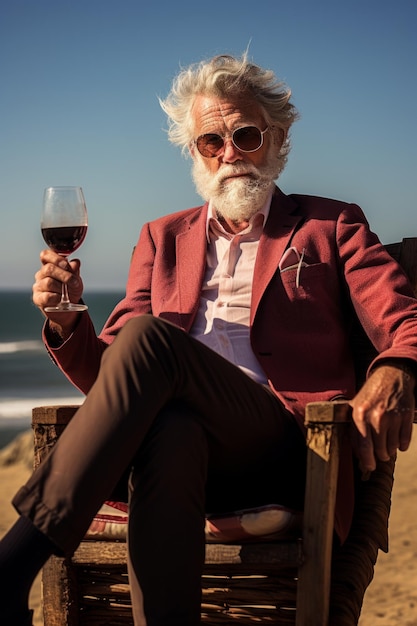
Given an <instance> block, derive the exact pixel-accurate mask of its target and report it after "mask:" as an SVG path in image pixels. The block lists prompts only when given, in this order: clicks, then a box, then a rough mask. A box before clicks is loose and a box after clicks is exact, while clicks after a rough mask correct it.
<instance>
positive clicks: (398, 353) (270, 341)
mask: <svg viewBox="0 0 417 626" xmlns="http://www.w3.org/2000/svg"><path fill="white" fill-rule="evenodd" d="M206 216H207V205H204V206H202V207H201V206H199V207H195V208H193V209H188V210H185V211H181V212H179V213H174V214H172V215H168V216H166V217H162V218H160V219H157V220H155V221H153V222H150V223H148V224H145V225H144V227H143V229H142V232H141V234H140V238H139V241H138V244H137V246H136V248H135V252H134V255H133V258H132V262H131V267H130V273H129V278H128V282H127V291H126V297H125V298H124V299H123V300H122V301H121V302H120V303H119V304H118V305H117V306H116V308H115V309H114V311H113V313H112V314H111V316H110V318H109V320H108V321H107V323H106V325H105V327H104V329H103V331H102V333H101V334H100V336H99V338H97V337H96V334H95V331H94V328H93V325H92V323H91V320H90V318H89V316H88V314H86V313H83V314H82V315H80V321H79V324H78V326H77V328H76V330H75V331H74V333H73V335H72V336H71V337H70V338H69V339H68V340H67V341H66V342H65V343H64V344H63V345H62V346H61V347H60V348H59V349H51V348H50V347H49V348H48V349H49V352H50V353H52V355H53V358H54V359H55V361H56V362H57V364H58V365H59V367H61V369H62V370H63V371H64V372H65V374H66V375H67V376H68V378H69V379H70V380H71V381H72V382H73V383H74V384H75V385H76V386H77V387H78V388H79V389H81V390H82V391H83V392H85V393H86V392H88V390H89V389H90V387H91V385H92V384H93V382H94V380H95V378H96V376H97V372H98V369H99V364H100V357H101V354H102V352H103V350H104V349H105V348H106V346H107V345H108V344H110V343H111V342H112V341H113V339H114V337H115V336H116V334H117V332H118V331H119V329H120V328H121V327H122V326H123V324H124V323H125V322H126V321H127V320H128V319H129V318H131V317H133V316H136V315H140V314H143V313H152V314H153V315H155V316H159V317H162V318H164V319H167V320H169V321H171V322H173V323H175V324H177V325H178V326H180V327H182V328H183V329H184V330H185V331H188V330H189V329H190V328H191V325H192V323H193V320H194V317H195V314H196V312H197V308H198V303H199V297H200V289H201V284H202V280H203V276H204V270H205V259H206V247H207V240H206ZM290 246H292V247H294V248H296V250H297V251H298V252H299V254H300V255H301V254H302V253H303V251H304V257H303V265H302V267H301V270H300V271H299V276H298V281H297V268H294V269H288V270H286V271H281V270H280V267H279V264H280V260H281V259H282V257H283V254H284V252H285V251H286V249H288V248H289V247H290ZM354 312H355V313H356V316H357V317H358V318H359V320H360V322H361V324H362V326H363V328H364V329H365V331H366V333H367V334H368V336H369V338H370V339H371V341H372V343H373V344H374V346H375V347H376V350H377V351H378V353H379V354H378V356H377V357H376V359H375V361H378V360H380V359H382V358H386V357H399V358H407V359H412V360H414V361H416V362H417V321H416V320H417V301H416V300H415V298H414V296H413V293H412V290H411V288H410V286H409V284H408V282H407V279H406V277H405V275H404V273H403V271H402V270H401V268H400V267H399V266H398V265H397V264H396V263H395V262H394V261H393V260H392V259H391V257H390V256H389V255H388V254H387V253H386V251H385V250H384V248H383V246H382V245H381V243H380V242H379V240H378V238H377V237H376V235H374V234H373V233H372V232H371V231H370V230H369V226H368V223H367V221H366V218H365V217H364V215H363V213H362V211H361V209H360V208H359V207H358V206H356V205H352V204H346V203H343V202H338V201H335V200H329V199H325V198H318V197H311V196H301V195H291V196H285V195H284V194H283V193H282V192H281V191H280V190H279V189H276V191H275V194H274V196H273V199H272V204H271V209H270V213H269V217H268V220H267V222H266V224H265V228H264V232H263V234H262V236H261V239H260V242H259V248H258V254H257V259H256V264H255V269H254V277H253V297H252V304H251V317H250V324H251V327H250V335H251V342H252V348H253V351H254V353H255V355H256V356H257V358H258V360H259V362H260V364H261V366H262V368H263V370H264V371H265V373H266V375H267V377H268V379H269V383H270V385H271V387H272V388H273V390H274V391H275V393H276V394H277V396H279V398H280V399H281V400H282V402H283V403H284V404H285V406H286V407H287V408H288V409H289V410H290V411H291V412H292V413H293V414H294V416H295V418H296V419H297V420H298V422H299V423H300V425H301V426H302V425H303V420H304V407H305V405H306V403H307V402H310V401H314V400H329V399H333V398H337V397H341V396H342V397H347V398H351V397H353V395H354V394H355V389H356V379H355V370H354V364H353V356H352V349H351V341H350V340H351V336H350V330H351V323H352V319H353V317H354ZM45 339H46V336H45ZM349 500H350V498H349ZM346 505H347V503H346ZM350 505H351V502H350V504H349V506H348V508H350Z"/></svg>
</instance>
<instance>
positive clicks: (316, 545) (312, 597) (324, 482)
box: [296, 403, 348, 626]
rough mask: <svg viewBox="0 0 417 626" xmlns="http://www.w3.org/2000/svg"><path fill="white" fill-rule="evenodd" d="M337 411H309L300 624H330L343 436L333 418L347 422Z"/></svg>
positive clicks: (320, 405) (318, 407) (313, 408)
mask: <svg viewBox="0 0 417 626" xmlns="http://www.w3.org/2000/svg"><path fill="white" fill-rule="evenodd" d="M339 407H340V405H339ZM339 407H337V409H336V410H337V411H339ZM334 410H335V409H334V407H333V406H332V405H329V404H328V403H326V404H324V403H313V406H312V405H310V406H309V409H308V414H307V422H308V432H307V445H308V453H307V483H306V499H305V506H304V522H303V528H304V530H303V552H304V555H305V562H304V563H303V565H301V567H300V568H299V580H298V587H297V614H296V615H297V616H296V626H306V624H308V626H327V624H328V618H329V601H330V582H331V559H332V546H333V526H334V509H335V501H336V488H337V476H338V468H339V438H340V434H339V429H338V426H337V424H335V423H333V421H344V420H340V419H337V418H338V417H340V415H339V416H334V415H333V411H334ZM347 410H348V408H347V409H346V411H347ZM323 411H325V414H323Z"/></svg>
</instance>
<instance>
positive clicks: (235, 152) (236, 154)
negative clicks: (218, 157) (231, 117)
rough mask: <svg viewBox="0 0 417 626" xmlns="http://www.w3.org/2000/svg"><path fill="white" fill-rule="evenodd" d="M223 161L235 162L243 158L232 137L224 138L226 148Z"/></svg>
mask: <svg viewBox="0 0 417 626" xmlns="http://www.w3.org/2000/svg"><path fill="white" fill-rule="evenodd" d="M222 159H223V161H226V162H227V163H234V162H235V161H239V160H241V159H242V153H241V152H240V150H239V149H238V148H236V146H235V144H234V143H233V141H232V139H231V138H228V139H226V138H225V139H224V150H223V155H222Z"/></svg>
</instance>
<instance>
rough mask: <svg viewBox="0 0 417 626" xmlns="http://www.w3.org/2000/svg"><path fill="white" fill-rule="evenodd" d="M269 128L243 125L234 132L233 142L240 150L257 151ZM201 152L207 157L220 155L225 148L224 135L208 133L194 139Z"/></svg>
mask: <svg viewBox="0 0 417 626" xmlns="http://www.w3.org/2000/svg"><path fill="white" fill-rule="evenodd" d="M268 130H269V128H265V130H259V128H257V127H256V126H242V127H241V128H237V129H236V130H234V131H233V133H232V137H231V139H232V143H233V145H234V146H235V148H237V149H238V150H240V152H256V151H257V150H259V148H261V147H262V145H263V142H264V134H265V133H266V132H267V131H268ZM194 144H195V145H196V146H197V150H198V151H199V153H200V154H201V155H202V156H203V157H206V158H207V159H212V158H213V157H216V156H219V154H220V153H221V152H222V150H223V149H224V137H222V136H221V135H218V134H217V133H206V134H205V135H200V136H199V137H197V139H195V140H194Z"/></svg>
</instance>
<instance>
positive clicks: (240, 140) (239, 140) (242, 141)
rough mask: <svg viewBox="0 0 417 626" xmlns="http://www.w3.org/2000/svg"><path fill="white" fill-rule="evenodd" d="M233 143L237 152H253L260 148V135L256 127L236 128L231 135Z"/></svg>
mask: <svg viewBox="0 0 417 626" xmlns="http://www.w3.org/2000/svg"><path fill="white" fill-rule="evenodd" d="M233 143H234V144H235V146H236V147H237V148H239V150H243V151H244V152H254V151H255V150H257V149H258V148H260V147H261V143H262V133H261V131H260V130H259V128H256V126H245V127H244V128H238V129H237V130H236V131H235V132H234V133H233Z"/></svg>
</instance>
